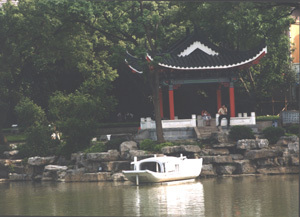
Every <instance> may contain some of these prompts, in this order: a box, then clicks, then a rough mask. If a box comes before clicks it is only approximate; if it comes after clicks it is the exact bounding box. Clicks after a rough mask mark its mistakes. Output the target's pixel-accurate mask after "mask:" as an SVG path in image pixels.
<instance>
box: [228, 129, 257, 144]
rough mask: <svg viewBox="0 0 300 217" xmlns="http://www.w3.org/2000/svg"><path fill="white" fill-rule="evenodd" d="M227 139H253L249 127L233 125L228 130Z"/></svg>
mask: <svg viewBox="0 0 300 217" xmlns="http://www.w3.org/2000/svg"><path fill="white" fill-rule="evenodd" d="M229 139H231V140H234V141H237V140H241V139H254V134H253V131H252V129H251V128H250V127H247V126H233V127H232V128H231V129H230V132H229Z"/></svg>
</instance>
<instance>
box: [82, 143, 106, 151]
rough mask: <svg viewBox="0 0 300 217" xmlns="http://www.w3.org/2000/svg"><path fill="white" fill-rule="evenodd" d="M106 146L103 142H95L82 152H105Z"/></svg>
mask: <svg viewBox="0 0 300 217" xmlns="http://www.w3.org/2000/svg"><path fill="white" fill-rule="evenodd" d="M106 151H107V149H106V146H105V144H104V143H103V142H97V143H96V144H94V145H92V146H91V147H89V148H87V149H85V150H84V153H86V154H87V153H96V152H106Z"/></svg>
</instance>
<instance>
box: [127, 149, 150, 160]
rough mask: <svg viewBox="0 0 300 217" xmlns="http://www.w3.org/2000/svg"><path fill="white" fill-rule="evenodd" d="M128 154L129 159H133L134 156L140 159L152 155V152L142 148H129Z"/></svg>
mask: <svg viewBox="0 0 300 217" xmlns="http://www.w3.org/2000/svg"><path fill="white" fill-rule="evenodd" d="M128 154H129V158H128V160H131V161H133V160H134V157H137V160H142V159H145V158H149V157H153V156H154V154H149V153H147V152H146V151H144V150H131V151H129V153H128Z"/></svg>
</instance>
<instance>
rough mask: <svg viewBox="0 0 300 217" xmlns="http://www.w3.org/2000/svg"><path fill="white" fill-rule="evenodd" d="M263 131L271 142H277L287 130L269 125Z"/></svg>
mask: <svg viewBox="0 0 300 217" xmlns="http://www.w3.org/2000/svg"><path fill="white" fill-rule="evenodd" d="M262 133H263V135H264V137H265V138H266V139H268V140H269V143H270V144H275V143H276V142H277V141H278V140H279V139H280V137H281V136H284V135H285V131H284V129H283V128H281V127H267V128H265V129H264V130H263V131H262Z"/></svg>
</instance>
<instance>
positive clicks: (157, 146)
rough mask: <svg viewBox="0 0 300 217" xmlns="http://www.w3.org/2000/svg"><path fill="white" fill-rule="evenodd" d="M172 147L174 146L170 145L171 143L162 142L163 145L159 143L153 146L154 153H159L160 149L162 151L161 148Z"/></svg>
mask: <svg viewBox="0 0 300 217" xmlns="http://www.w3.org/2000/svg"><path fill="white" fill-rule="evenodd" d="M174 145H175V144H174V143H172V142H164V143H160V144H157V145H155V146H154V151H155V152H160V151H161V149H162V148H163V147H167V146H174Z"/></svg>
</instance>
